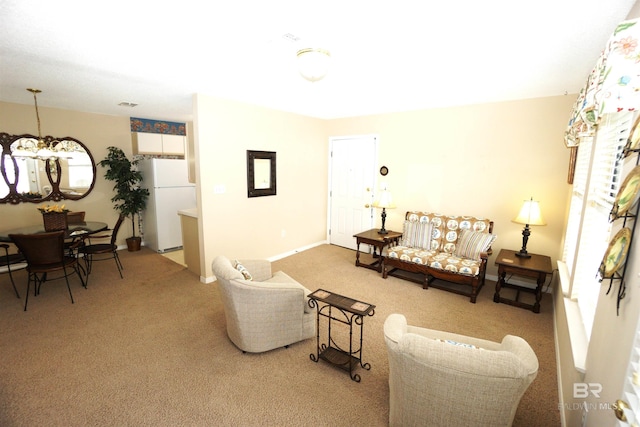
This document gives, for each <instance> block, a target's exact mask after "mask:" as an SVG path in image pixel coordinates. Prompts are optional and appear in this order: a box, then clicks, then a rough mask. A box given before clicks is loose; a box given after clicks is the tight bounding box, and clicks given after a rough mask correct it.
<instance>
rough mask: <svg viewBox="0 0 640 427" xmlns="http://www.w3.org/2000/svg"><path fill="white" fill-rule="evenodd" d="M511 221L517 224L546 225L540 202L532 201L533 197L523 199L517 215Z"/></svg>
mask: <svg viewBox="0 0 640 427" xmlns="http://www.w3.org/2000/svg"><path fill="white" fill-rule="evenodd" d="M511 221H513V222H515V223H517V224H528V225H547V223H546V222H545V221H544V219H543V218H542V213H541V212H540V204H539V203H538V202H537V201H534V200H533V198H532V199H531V200H525V201H524V203H523V205H522V208H521V209H520V212H519V213H518V216H517V217H515V218H514V219H512V220H511Z"/></svg>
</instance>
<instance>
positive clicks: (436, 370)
mask: <svg viewBox="0 0 640 427" xmlns="http://www.w3.org/2000/svg"><path fill="white" fill-rule="evenodd" d="M384 339H385V343H386V346H387V352H388V357H389V425H390V426H392V427H393V426H415V425H429V426H435V427H438V426H451V425H457V426H474V427H482V426H486V427H495V426H510V425H511V424H512V423H513V418H514V416H515V413H516V410H517V409H518V404H519V403H520V399H521V398H522V395H523V394H524V393H525V391H526V390H527V388H528V387H529V386H530V385H531V383H532V382H533V380H534V379H535V378H536V376H537V374H538V368H539V364H538V358H537V357H536V354H535V353H534V351H533V349H532V348H531V346H530V345H529V344H528V343H527V342H526V341H525V340H524V339H522V338H520V337H516V336H513V335H507V336H505V337H504V338H503V339H502V342H493V341H487V340H482V339H479V338H473V337H466V336H463V335H458V334H453V333H448V332H443V331H436V330H432V329H426V328H421V327H417V326H411V325H407V319H406V318H405V316H403V315H401V314H391V315H389V317H387V319H386V320H385V323H384ZM451 341H453V342H455V343H460V344H466V345H452V344H451V343H450V342H451ZM473 347H475V348H473Z"/></svg>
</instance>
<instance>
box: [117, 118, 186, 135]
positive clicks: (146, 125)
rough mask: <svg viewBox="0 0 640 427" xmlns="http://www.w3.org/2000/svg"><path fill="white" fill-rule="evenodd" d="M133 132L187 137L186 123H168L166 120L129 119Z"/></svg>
mask: <svg viewBox="0 0 640 427" xmlns="http://www.w3.org/2000/svg"><path fill="white" fill-rule="evenodd" d="M129 122H130V124H131V132H146V133H163V134H168V135H186V134H187V133H186V131H187V126H186V124H185V123H177V122H168V121H166V120H151V119H141V118H139V117H129Z"/></svg>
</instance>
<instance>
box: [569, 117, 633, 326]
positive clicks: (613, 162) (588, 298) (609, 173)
mask: <svg viewBox="0 0 640 427" xmlns="http://www.w3.org/2000/svg"><path fill="white" fill-rule="evenodd" d="M632 125H633V113H616V114H607V115H605V116H604V117H603V118H602V121H601V122H600V125H599V126H598V130H597V132H596V134H595V136H594V137H592V138H583V139H582V140H581V141H580V145H579V147H578V155H577V159H576V167H575V175H574V181H573V189H572V194H571V203H570V207H569V217H568V222H567V227H566V232H565V238H564V249H563V259H562V260H563V261H564V263H565V264H566V266H567V271H568V276H569V283H563V284H562V286H563V292H564V294H565V297H568V298H570V299H572V300H575V301H577V302H578V307H579V310H580V315H581V317H582V321H583V324H584V328H585V332H586V336H587V338H588V337H590V336H591V329H592V325H593V317H594V315H595V309H596V305H597V302H598V295H599V293H600V286H601V285H600V282H599V281H598V276H597V272H598V266H599V265H600V262H601V261H602V257H603V256H604V253H605V251H606V249H607V247H608V246H609V239H610V238H611V236H612V233H613V232H616V231H617V230H613V229H612V224H611V223H609V213H610V212H611V207H612V206H613V203H614V201H615V198H616V196H617V194H618V187H619V185H620V177H621V169H622V150H623V148H624V146H625V144H626V141H627V138H628V136H629V131H630V130H631V126H632Z"/></svg>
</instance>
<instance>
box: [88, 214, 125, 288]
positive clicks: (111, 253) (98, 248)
mask: <svg viewBox="0 0 640 427" xmlns="http://www.w3.org/2000/svg"><path fill="white" fill-rule="evenodd" d="M125 218H126V217H125V216H124V215H122V214H120V216H119V217H118V221H116V225H115V226H114V227H113V230H111V235H100V236H97V237H96V236H88V238H87V239H86V241H85V244H84V245H83V246H81V247H79V248H78V252H79V254H81V255H82V256H83V257H84V260H85V266H86V269H87V282H88V281H89V274H90V273H91V268H92V266H93V262H94V261H105V260H109V259H114V260H115V262H116V267H118V273H120V278H121V279H122V278H123V276H122V268H123V267H122V263H121V262H120V258H119V257H118V245H116V237H117V236H118V231H120V226H121V225H122V222H123V221H124V220H125ZM99 237H109V238H110V239H109V242H108V243H92V242H91V240H93V239H96V238H99ZM87 241H88V242H89V243H86V242H87Z"/></svg>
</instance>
